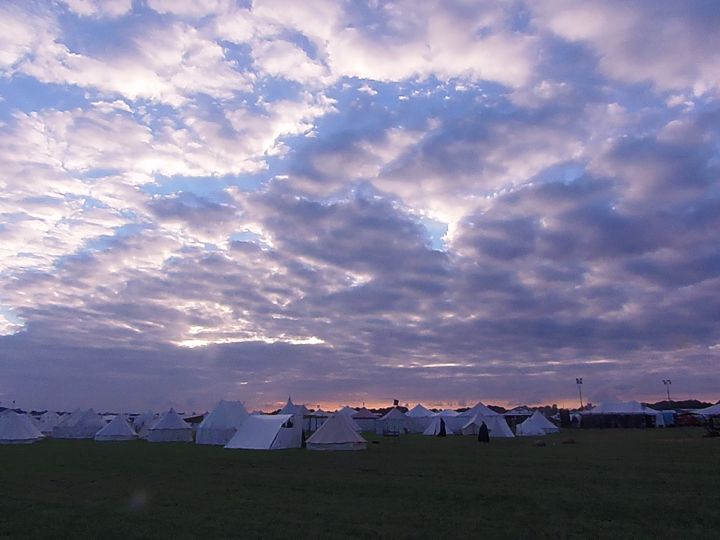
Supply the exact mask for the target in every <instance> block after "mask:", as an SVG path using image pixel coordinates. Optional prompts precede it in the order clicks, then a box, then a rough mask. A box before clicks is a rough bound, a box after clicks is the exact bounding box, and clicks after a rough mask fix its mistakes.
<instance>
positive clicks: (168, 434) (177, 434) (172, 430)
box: [147, 409, 193, 442]
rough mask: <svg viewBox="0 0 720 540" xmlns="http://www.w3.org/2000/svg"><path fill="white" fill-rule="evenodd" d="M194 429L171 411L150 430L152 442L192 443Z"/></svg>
mask: <svg viewBox="0 0 720 540" xmlns="http://www.w3.org/2000/svg"><path fill="white" fill-rule="evenodd" d="M192 435H193V434H192V427H191V426H190V425H189V424H188V423H187V422H185V420H183V419H182V417H181V416H180V415H179V414H178V413H176V412H175V410H174V409H170V410H169V411H168V412H166V413H165V414H163V415H162V416H161V417H160V419H159V420H158V421H157V422H155V423H154V424H153V425H152V426H151V427H150V429H149V430H148V435H147V440H148V441H150V442H192V440H193V439H192Z"/></svg>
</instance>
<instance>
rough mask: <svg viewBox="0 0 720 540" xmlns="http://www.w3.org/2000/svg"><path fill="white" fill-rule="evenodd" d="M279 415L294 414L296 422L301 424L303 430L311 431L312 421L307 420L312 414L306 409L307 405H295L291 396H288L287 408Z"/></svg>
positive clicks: (281, 410)
mask: <svg viewBox="0 0 720 540" xmlns="http://www.w3.org/2000/svg"><path fill="white" fill-rule="evenodd" d="M279 414H292V415H293V416H294V417H295V421H296V422H299V423H300V425H301V426H302V429H304V430H308V431H309V430H310V419H309V418H307V419H306V418H305V417H306V416H307V415H308V414H310V411H309V410H308V409H307V407H305V405H295V404H294V403H293V402H292V399H290V396H288V400H287V403H286V404H285V406H284V407H283V408H282V409H280V413H279Z"/></svg>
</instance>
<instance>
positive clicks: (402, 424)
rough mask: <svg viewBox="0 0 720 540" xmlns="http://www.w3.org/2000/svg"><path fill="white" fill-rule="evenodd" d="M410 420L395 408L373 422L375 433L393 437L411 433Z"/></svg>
mask: <svg viewBox="0 0 720 540" xmlns="http://www.w3.org/2000/svg"><path fill="white" fill-rule="evenodd" d="M410 424H411V419H410V418H408V417H407V416H405V413H403V412H402V411H401V410H400V409H398V408H397V407H395V408H392V409H390V410H389V411H388V412H387V414H386V415H385V416H383V417H382V418H379V419H378V420H376V421H375V433H376V434H378V435H385V436H388V435H390V436H395V435H404V434H406V433H410V432H411V425H410Z"/></svg>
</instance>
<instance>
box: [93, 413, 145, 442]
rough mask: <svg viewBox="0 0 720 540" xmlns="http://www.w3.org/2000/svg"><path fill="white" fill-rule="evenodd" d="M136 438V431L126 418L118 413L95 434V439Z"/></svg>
mask: <svg viewBox="0 0 720 540" xmlns="http://www.w3.org/2000/svg"><path fill="white" fill-rule="evenodd" d="M134 439H137V433H135V430H134V429H133V428H132V426H131V425H130V423H129V422H128V421H127V418H125V416H123V415H122V414H118V415H117V416H115V418H113V419H112V420H111V421H110V423H109V424H108V425H107V426H105V427H104V428H102V429H101V430H100V431H98V432H97V433H96V434H95V440H96V441H132V440H134Z"/></svg>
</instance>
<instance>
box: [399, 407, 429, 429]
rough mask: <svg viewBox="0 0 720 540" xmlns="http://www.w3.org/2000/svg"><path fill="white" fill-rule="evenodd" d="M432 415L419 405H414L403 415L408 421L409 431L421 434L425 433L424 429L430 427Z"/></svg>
mask: <svg viewBox="0 0 720 540" xmlns="http://www.w3.org/2000/svg"><path fill="white" fill-rule="evenodd" d="M433 414H434V413H433V412H432V411H430V410H428V409H426V408H425V407H423V406H422V405H420V404H419V403H418V404H417V405H415V406H414V407H413V408H412V409H410V410H409V411H408V412H406V413H405V416H407V417H408V418H409V419H410V423H409V425H410V431H412V432H413V433H422V432H423V431H425V428H427V427H428V425H430V420H431V419H432V417H433Z"/></svg>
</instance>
